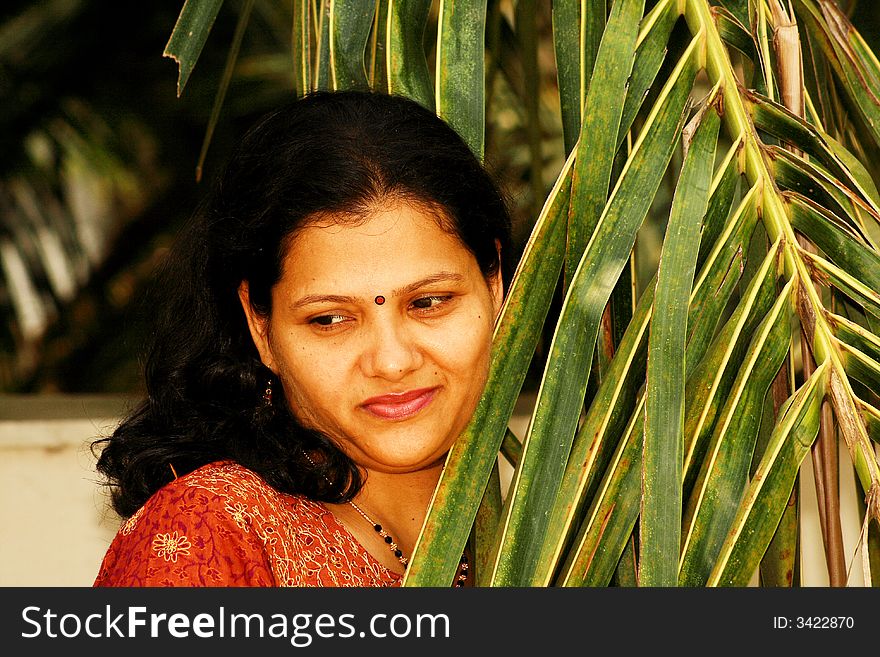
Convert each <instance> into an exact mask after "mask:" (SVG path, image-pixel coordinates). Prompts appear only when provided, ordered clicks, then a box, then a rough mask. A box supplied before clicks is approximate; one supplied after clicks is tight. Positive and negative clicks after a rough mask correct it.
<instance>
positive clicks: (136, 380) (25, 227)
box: [0, 0, 880, 394]
mask: <svg viewBox="0 0 880 657" xmlns="http://www.w3.org/2000/svg"><path fill="white" fill-rule="evenodd" d="M364 1H365V2H369V1H370V0H364ZM435 4H436V3H435ZM651 4H653V3H651V2H648V3H647V5H648V6H650V5H651ZM840 4H841V6H843V7H845V8H846V10H847V11H848V13H849V15H850V16H851V19H852V21H853V23H854V24H855V25H856V27H857V28H858V29H859V30H860V32H861V33H862V35H863V36H864V37H865V39H866V40H867V41H868V43H869V45H870V46H871V47H872V49H874V50H875V51H877V50H878V49H880V3H877V2H873V1H869V0H862V1H861V2H859V1H857V0H851V1H850V2H841V3H840ZM245 5H246V2H244V0H227V2H225V3H224V4H223V7H222V9H221V11H220V13H219V15H218V16H217V19H216V22H215V23H214V26H213V29H212V31H211V34H210V37H209V39H208V41H207V43H206V44H205V47H204V50H203V51H202V54H201V57H200V58H199V61H198V64H197V66H196V67H195V69H194V70H193V73H192V75H191V77H190V79H189V81H188V83H187V86H186V88H185V91H184V93H183V94H182V95H181V96H180V97H178V96H177V65H176V63H175V62H174V61H173V60H171V59H169V58H165V57H163V56H162V53H163V50H164V48H165V45H166V43H167V41H168V38H169V36H170V34H171V31H172V29H173V27H174V24H175V21H176V20H177V17H178V15H179V13H180V10H181V7H182V6H183V0H151V1H150V2H148V3H141V2H131V3H129V2H115V1H112V0H42V1H33V0H6V2H4V3H3V6H2V8H0V147H2V151H0V152H2V154H3V157H2V160H0V313H2V322H0V392H12V393H40V392H67V393H134V394H136V393H139V392H140V391H141V371H140V364H139V358H140V356H141V348H142V344H143V338H144V334H145V331H147V330H148V329H149V327H148V323H147V320H148V319H149V317H150V308H149V307H147V306H146V304H145V303H144V301H143V299H144V292H145V290H146V289H147V288H148V286H149V284H150V280H151V273H152V272H153V270H154V268H155V266H156V265H157V263H158V262H159V261H160V260H161V258H162V256H163V254H164V253H165V251H166V250H167V248H168V246H169V245H170V243H171V242H172V241H173V239H174V235H175V233H176V231H177V230H178V229H179V228H180V226H181V225H182V223H183V222H185V221H186V220H187V218H188V217H189V216H190V215H191V214H192V212H193V210H194V209H195V207H196V205H197V203H198V202H199V199H200V197H201V195H202V194H203V193H204V191H205V188H206V186H207V185H208V184H210V181H211V179H212V177H213V176H214V175H215V174H216V172H217V171H218V169H219V167H220V166H221V165H222V163H223V161H224V160H225V157H226V153H227V152H228V150H229V148H230V147H231V145H232V144H233V142H234V140H235V139H236V138H237V137H238V136H240V135H241V133H242V132H243V131H244V130H245V129H246V128H247V127H248V126H249V125H250V124H251V123H252V122H253V121H254V120H255V119H256V118H257V117H258V116H259V115H261V114H262V113H263V112H265V111H267V110H268V109H270V108H271V107H273V106H274V105H276V104H278V103H279V102H283V101H284V100H285V99H288V98H289V97H291V95H292V94H294V93H295V92H294V90H295V80H294V73H293V66H292V60H291V27H292V23H293V17H292V2H290V0H256V2H255V3H254V5H253V11H252V13H251V15H250V17H249V22H248V24H247V28H246V30H245V32H244V34H243V40H242V44H241V50H240V53H239V55H238V58H237V60H236V62H235V66H234V68H233V69H232V76H231V80H230V85H229V88H228V91H227V92H226V95H225V98H224V100H223V104H222V108H221V111H220V114H219V117H218V121H217V123H216V127H214V128H213V130H212V131H211V133H212V134H211V140H210V144H209V146H208V150H207V153H206V159H205V164H204V168H203V172H202V176H201V180H200V181H199V180H197V176H196V167H197V163H198V161H199V155H200V151H201V150H202V148H203V146H204V144H205V136H206V132H207V131H208V126H209V123H210V117H211V110H212V106H213V105H214V103H215V97H216V94H217V90H218V88H219V87H220V84H221V78H222V75H223V71H224V67H225V66H226V61H227V55H228V53H229V50H230V44H231V43H232V41H233V38H234V34H235V29H236V24H237V22H238V20H239V15H240V13H241V12H242V10H243V8H244V7H245ZM550 8H551V3H550V0H489V9H488V11H489V14H488V16H489V18H488V21H487V26H488V27H487V31H486V42H487V43H486V47H487V51H488V52H489V54H490V58H489V60H488V61H489V66H488V69H487V78H488V79H487V132H486V163H487V165H488V167H489V169H490V170H491V171H492V172H493V174H494V175H495V177H496V179H497V180H498V182H499V184H500V185H501V187H502V188H503V190H504V191H505V193H506V195H507V197H508V199H509V202H510V206H511V210H512V212H513V216H514V238H515V243H516V244H517V249H521V248H522V246H523V243H524V241H525V239H526V238H527V236H528V234H529V231H530V230H531V227H532V224H533V222H534V220H535V218H536V217H537V214H538V212H539V210H540V204H541V203H542V202H543V200H544V199H545V198H546V196H547V193H548V191H549V189H550V186H551V185H552V184H553V182H554V180H555V179H556V176H557V174H558V172H559V170H560V169H561V167H562V165H563V161H564V155H565V153H564V145H563V139H562V127H561V118H560V108H559V100H558V99H559V95H558V90H557V82H556V62H555V58H554V52H553V43H552V39H551V21H550V15H551V14H550ZM435 32H436V27H435V17H432V18H431V21H430V22H429V25H428V29H427V30H426V35H431V36H433V35H434V34H435ZM432 42H433V39H428V38H426V40H425V43H426V49H427V50H428V53H427V54H428V58H429V62H432V61H433V60H432V53H431V52H430V47H431V46H430V44H431V43H432ZM493 55H494V56H493ZM672 184H674V181H673V180H670V187H669V193H671V189H672ZM661 195H662V193H661ZM662 205H663V204H662V203H661V204H660V206H658V207H656V212H655V214H654V215H652V216H649V217H648V220H647V221H646V222H645V224H644V226H643V228H642V230H641V232H640V234H639V238H638V242H637V255H638V259H637V262H638V263H639V269H640V271H641V270H642V269H644V271H645V272H653V271H654V270H655V268H656V262H657V258H658V257H659V248H660V243H661V240H662V236H663V231H664V229H665V225H663V222H664V221H665V218H666V216H667V215H668V207H667V208H664V207H662ZM517 255H518V253H517ZM648 275H650V273H649V274H648ZM551 312H552V309H551ZM552 325H553V323H552V322H548V326H552ZM548 337H549V336H548ZM541 355H542V349H541V347H540V346H539V349H538V353H537V354H536V362H538V361H540V359H541ZM540 371H541V368H540V367H539V366H537V365H536V367H535V374H534V376H532V377H530V380H531V382H530V381H529V380H527V382H526V386H527V387H528V386H529V385H534V384H536V383H537V381H538V379H539V376H540Z"/></svg>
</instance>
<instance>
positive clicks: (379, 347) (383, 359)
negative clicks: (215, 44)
mask: <svg viewBox="0 0 880 657" xmlns="http://www.w3.org/2000/svg"><path fill="white" fill-rule="evenodd" d="M421 364H422V352H421V350H420V349H419V347H418V344H417V341H416V339H415V336H413V335H412V333H411V331H409V330H408V328H407V327H406V325H405V323H403V322H398V321H394V320H392V319H387V320H385V321H380V322H375V323H374V324H373V325H372V327H371V330H370V333H369V338H368V340H367V344H366V348H365V350H364V354H363V369H364V373H365V374H366V375H367V376H376V377H381V378H384V379H388V380H389V381H397V380H400V379H402V378H404V377H405V376H406V375H407V374H408V373H410V372H412V371H413V370H416V369H418V368H419V367H420V366H421Z"/></svg>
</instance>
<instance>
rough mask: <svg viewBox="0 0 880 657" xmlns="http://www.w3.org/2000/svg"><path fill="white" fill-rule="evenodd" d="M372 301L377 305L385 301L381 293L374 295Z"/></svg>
mask: <svg viewBox="0 0 880 657" xmlns="http://www.w3.org/2000/svg"><path fill="white" fill-rule="evenodd" d="M374 301H375V302H376V305H377V306H381V305H382V304H383V303H385V297H383V296H382V295H379V296H378V297H376V298H375V299H374Z"/></svg>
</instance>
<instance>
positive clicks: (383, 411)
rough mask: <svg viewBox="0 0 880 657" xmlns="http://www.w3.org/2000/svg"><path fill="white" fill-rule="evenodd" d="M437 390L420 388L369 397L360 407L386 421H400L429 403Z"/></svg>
mask: <svg viewBox="0 0 880 657" xmlns="http://www.w3.org/2000/svg"><path fill="white" fill-rule="evenodd" d="M436 392H437V388H421V389H419V390H409V391H407V392H400V393H393V394H389V395H380V396H378V397H370V398H369V399H368V400H366V401H365V402H364V403H362V404H361V407H362V408H364V410H366V411H367V412H368V413H371V414H373V415H375V416H377V417H380V418H383V419H386V420H400V419H403V418H407V417H410V416H411V415H415V414H416V413H418V412H419V411H420V410H422V409H423V408H424V407H425V406H427V405H428V404H430V403H431V400H432V399H434V395H435V393H436Z"/></svg>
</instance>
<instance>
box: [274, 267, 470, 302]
mask: <svg viewBox="0 0 880 657" xmlns="http://www.w3.org/2000/svg"><path fill="white" fill-rule="evenodd" d="M463 280H464V276H462V275H461V274H458V273H456V272H450V271H441V272H438V273H436V274H431V275H430V276H426V277H425V278H420V279H419V280H417V281H415V282H413V283H409V284H408V285H404V286H403V287H400V288H397V289H396V290H394V291H393V292H392V293H391V295H390V296H402V295H406V294H411V293H412V292H415V291H416V290H418V289H419V288H422V287H424V286H426V285H432V284H434V283H460V282H461V281H463ZM380 292H381V291H380ZM363 301H364V300H363V299H361V298H360V297H348V296H342V295H338V294H309V295H308V296H305V297H302V298H301V299H298V300H297V301H295V302H294V303H293V304H291V306H290V307H291V309H293V310H296V309H297V308H301V307H303V306H307V305H309V304H311V303H363Z"/></svg>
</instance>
